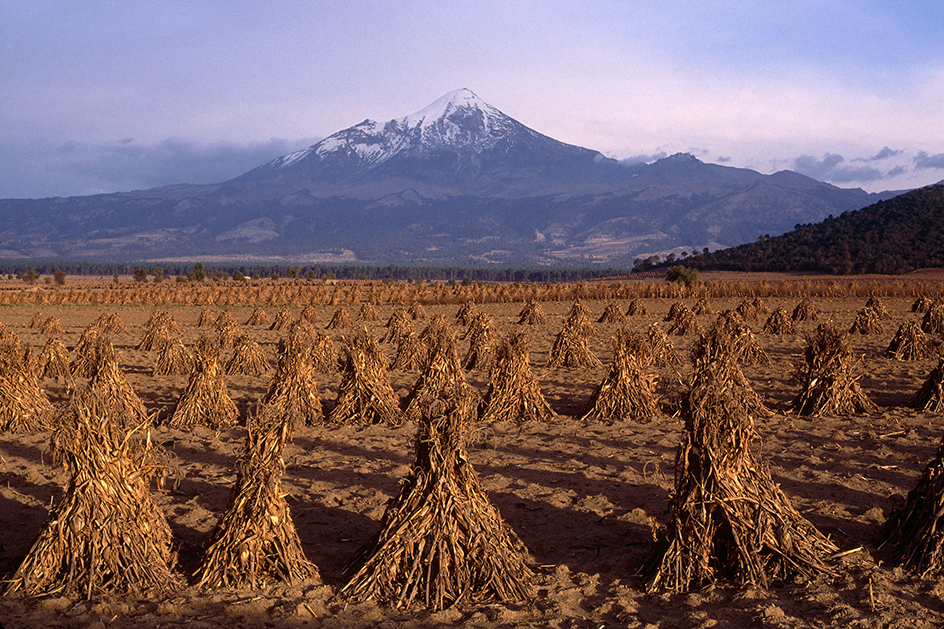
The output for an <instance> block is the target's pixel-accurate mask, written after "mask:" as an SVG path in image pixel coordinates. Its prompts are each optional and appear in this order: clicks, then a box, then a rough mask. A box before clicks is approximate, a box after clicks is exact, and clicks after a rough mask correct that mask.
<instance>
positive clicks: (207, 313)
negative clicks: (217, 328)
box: [197, 308, 216, 328]
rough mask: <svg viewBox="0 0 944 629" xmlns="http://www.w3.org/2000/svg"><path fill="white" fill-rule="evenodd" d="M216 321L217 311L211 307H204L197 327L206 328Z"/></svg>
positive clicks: (198, 318)
mask: <svg viewBox="0 0 944 629" xmlns="http://www.w3.org/2000/svg"><path fill="white" fill-rule="evenodd" d="M214 323H216V313H215V312H213V311H212V310H210V309H209V308H204V309H203V310H201V311H200V316H199V317H197V327H198V328H206V327H210V326H212V325H213V324H214Z"/></svg>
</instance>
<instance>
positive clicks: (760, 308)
mask: <svg viewBox="0 0 944 629" xmlns="http://www.w3.org/2000/svg"><path fill="white" fill-rule="evenodd" d="M751 305H752V306H753V308H754V311H755V312H756V313H757V314H758V315H765V314H770V308H769V307H768V306H767V304H766V303H765V302H764V300H763V299H761V298H760V297H755V298H754V299H753V300H751Z"/></svg>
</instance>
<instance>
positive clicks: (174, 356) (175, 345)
mask: <svg viewBox="0 0 944 629" xmlns="http://www.w3.org/2000/svg"><path fill="white" fill-rule="evenodd" d="M193 367H194V360H193V354H191V353H190V350H189V349H187V347H186V346H185V345H184V344H183V341H181V340H180V339H179V338H172V339H170V340H168V341H167V342H166V343H164V345H163V346H162V347H161V349H160V350H159V351H158V354H157V362H156V363H155V365H154V371H153V372H151V375H152V376H186V375H187V374H189V373H190V372H191V371H193Z"/></svg>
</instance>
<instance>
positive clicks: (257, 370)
mask: <svg viewBox="0 0 944 629" xmlns="http://www.w3.org/2000/svg"><path fill="white" fill-rule="evenodd" d="M268 370H269V361H268V360H266V357H265V353H263V351H262V348H261V347H259V343H257V342H256V341H255V339H253V338H252V337H251V336H249V335H248V334H243V335H242V336H240V337H239V339H237V340H236V344H235V348H234V351H233V355H232V357H231V358H230V359H229V360H228V361H227V363H226V366H225V367H223V372H224V373H226V374H228V375H236V374H239V375H244V376H258V375H260V374H264V373H265V372H267V371H268Z"/></svg>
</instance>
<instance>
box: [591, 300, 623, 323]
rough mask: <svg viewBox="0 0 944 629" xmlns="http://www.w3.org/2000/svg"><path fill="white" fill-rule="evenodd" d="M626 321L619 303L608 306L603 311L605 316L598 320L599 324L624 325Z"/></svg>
mask: <svg viewBox="0 0 944 629" xmlns="http://www.w3.org/2000/svg"><path fill="white" fill-rule="evenodd" d="M624 321H626V315H625V314H623V309H622V308H620V305H619V304H617V303H612V304H607V306H606V308H604V309H603V314H601V315H600V318H599V319H597V323H623V322H624Z"/></svg>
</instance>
